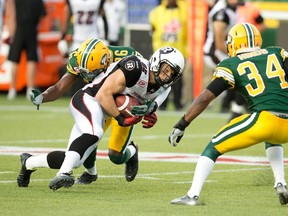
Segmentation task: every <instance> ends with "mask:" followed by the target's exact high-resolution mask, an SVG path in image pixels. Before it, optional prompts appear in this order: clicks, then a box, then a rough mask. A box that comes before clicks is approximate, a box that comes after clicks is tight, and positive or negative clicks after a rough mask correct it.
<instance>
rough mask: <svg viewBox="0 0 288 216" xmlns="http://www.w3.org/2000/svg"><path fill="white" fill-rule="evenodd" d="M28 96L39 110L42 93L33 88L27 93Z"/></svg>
mask: <svg viewBox="0 0 288 216" xmlns="http://www.w3.org/2000/svg"><path fill="white" fill-rule="evenodd" d="M29 96H30V100H31V102H32V103H33V104H34V105H35V106H37V110H39V106H40V104H41V103H42V101H43V95H42V94H41V92H40V91H38V90H37V89H33V90H31V92H30V93H29Z"/></svg>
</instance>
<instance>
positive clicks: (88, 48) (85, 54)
mask: <svg viewBox="0 0 288 216" xmlns="http://www.w3.org/2000/svg"><path fill="white" fill-rule="evenodd" d="M99 42H100V41H99V40H98V39H93V40H91V41H90V42H89V43H88V44H87V46H86V48H85V50H84V51H83V54H82V58H81V66H82V67H84V68H88V66H87V62H88V59H89V55H90V53H91V51H92V50H93V49H94V48H95V47H96V44H97V43H99Z"/></svg>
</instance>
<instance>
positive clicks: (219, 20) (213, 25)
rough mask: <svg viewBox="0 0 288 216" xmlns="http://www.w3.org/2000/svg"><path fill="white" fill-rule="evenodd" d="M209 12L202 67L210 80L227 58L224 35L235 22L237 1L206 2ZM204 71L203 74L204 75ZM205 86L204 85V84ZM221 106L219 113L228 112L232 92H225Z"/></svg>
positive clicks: (232, 95)
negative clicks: (213, 72) (217, 66)
mask: <svg viewBox="0 0 288 216" xmlns="http://www.w3.org/2000/svg"><path fill="white" fill-rule="evenodd" d="M206 2H207V4H208V7H209V12H208V21H207V33H206V40H205V43H204V48H203V49H204V65H205V69H204V70H205V71H206V73H208V76H207V77H208V78H209V80H211V78H212V71H214V69H215V67H216V65H217V64H218V63H219V62H220V61H222V60H224V59H226V58H228V55H227V50H226V45H225V43H226V35H227V33H228V31H229V29H230V28H231V27H232V26H233V25H234V24H236V22H237V7H238V0H206ZM205 71H204V73H205ZM205 86H206V84H205ZM225 93H226V95H225V96H224V98H223V101H222V104H221V112H228V111H229V109H230V103H231V102H232V100H233V97H234V91H231V90H226V91H225Z"/></svg>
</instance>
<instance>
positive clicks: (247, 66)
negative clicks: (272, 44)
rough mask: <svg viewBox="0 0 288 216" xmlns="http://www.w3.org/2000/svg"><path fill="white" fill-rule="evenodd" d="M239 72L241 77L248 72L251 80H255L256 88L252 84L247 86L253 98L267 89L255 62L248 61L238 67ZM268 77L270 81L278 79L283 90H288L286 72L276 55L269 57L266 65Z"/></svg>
mask: <svg viewBox="0 0 288 216" xmlns="http://www.w3.org/2000/svg"><path fill="white" fill-rule="evenodd" d="M237 71H238V73H239V75H240V76H242V75H244V74H246V73H247V72H248V71H249V72H250V73H249V74H248V79H249V80H254V81H255V83H256V86H254V87H253V86H252V85H251V84H248V85H246V86H245V87H246V89H247V91H248V93H249V95H251V96H256V95H259V94H261V93H262V92H263V91H264V89H265V84H264V82H263V79H262V77H261V75H260V74H259V71H258V69H257V67H256V65H255V64H254V63H253V62H250V61H247V62H243V63H241V64H239V65H238V68H237ZM266 75H267V77H268V78H269V79H271V78H275V77H278V78H279V80H280V86H281V88H282V89H285V88H288V83H287V82H286V81H285V78H284V77H285V71H284V70H283V69H282V67H281V65H280V63H279V61H278V59H277V57H276V55H275V54H272V55H268V58H267V64H266Z"/></svg>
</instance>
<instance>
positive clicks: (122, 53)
mask: <svg viewBox="0 0 288 216" xmlns="http://www.w3.org/2000/svg"><path fill="white" fill-rule="evenodd" d="M114 54H115V56H116V57H115V59H114V61H115V62H116V61H119V60H120V59H122V58H123V57H124V56H127V55H128V50H115V52H114Z"/></svg>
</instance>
